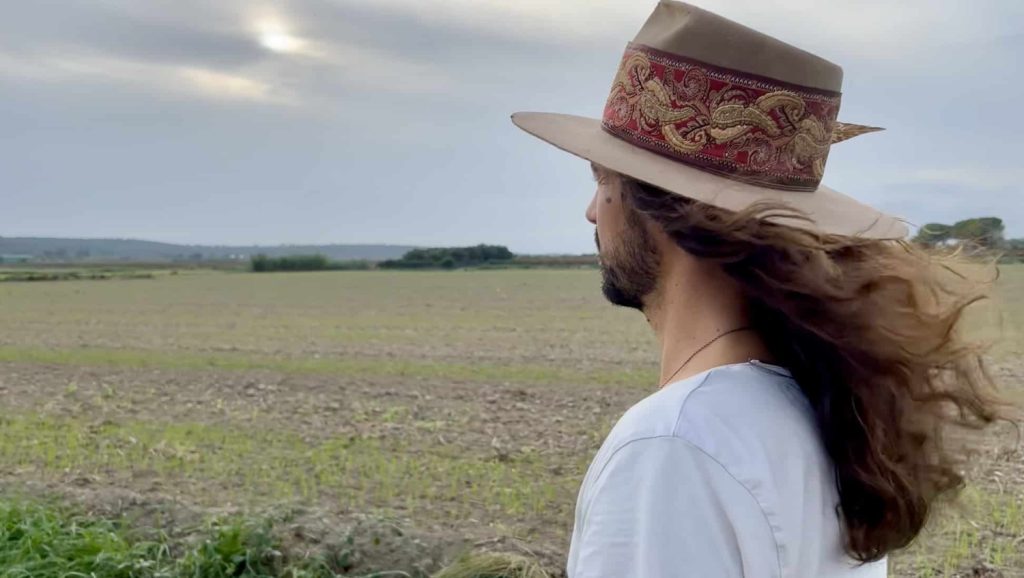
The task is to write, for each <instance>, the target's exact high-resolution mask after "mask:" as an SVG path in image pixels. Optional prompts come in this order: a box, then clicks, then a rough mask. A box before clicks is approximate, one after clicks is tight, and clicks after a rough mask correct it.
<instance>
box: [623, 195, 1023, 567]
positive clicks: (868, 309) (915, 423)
mask: <svg viewBox="0 0 1024 578" xmlns="http://www.w3.org/2000/svg"><path fill="white" fill-rule="evenodd" d="M624 185H625V186H624V189H623V190H624V198H625V200H626V205H627V208H628V209H630V210H635V211H638V212H639V213H641V214H643V215H646V216H647V217H649V218H650V219H651V220H653V221H654V222H655V223H657V225H659V226H660V227H661V228H662V229H663V230H664V231H665V232H666V233H667V234H668V235H669V236H670V237H671V238H672V239H673V240H674V241H675V242H676V244H678V246H679V247H681V248H682V249H684V250H685V251H686V252H688V253H690V254H691V255H694V256H696V257H698V258H701V259H706V260H709V261H713V262H715V263H717V264H719V266H721V268H722V269H723V270H724V271H725V273H727V274H728V275H729V276H730V277H731V278H732V279H734V280H735V281H736V282H737V283H738V284H739V286H740V287H741V288H742V290H743V292H744V293H745V295H746V298H747V300H748V303H749V307H750V314H751V323H752V325H753V326H754V328H755V329H757V330H758V331H759V333H760V334H761V336H762V338H763V340H764V341H765V343H766V344H767V346H768V347H769V348H770V350H771V352H772V354H773V355H774V356H775V358H776V361H777V362H778V363H779V364H781V365H784V366H785V367H787V368H789V370H790V371H791V372H792V374H793V376H794V378H795V379H796V381H797V382H798V383H799V384H800V387H801V389H802V390H803V392H804V394H805V395H806V397H807V399H808V400H809V401H810V405H811V406H812V408H813V410H814V413H815V416H816V421H817V425H818V429H819V431H820V434H821V437H822V440H823V441H824V447H825V448H826V450H827V451H828V454H829V456H830V457H831V459H832V463H833V464H834V467H835V477H836V485H837V488H838V492H839V502H840V503H839V508H838V514H839V516H840V519H841V521H842V525H843V528H844V538H845V548H846V551H847V552H848V553H849V554H850V555H851V556H852V557H853V558H855V559H857V560H860V561H864V562H867V561H873V560H878V559H880V558H882V557H883V556H885V555H886V554H887V553H889V552H891V551H893V550H896V549H899V548H902V547H904V546H907V545H908V544H909V543H910V542H911V541H912V540H913V539H914V538H915V537H916V536H917V534H918V533H919V532H920V531H921V529H922V527H923V526H924V524H925V522H926V520H927V518H928V513H929V510H930V509H931V507H932V505H933V503H934V502H935V500H936V498H938V497H939V496H941V495H943V494H946V493H948V492H951V491H954V490H957V489H958V488H960V487H961V486H962V484H963V479H962V477H961V475H960V473H959V472H958V469H957V467H956V466H957V464H956V462H955V460H954V459H953V456H952V455H951V452H949V451H947V450H946V449H945V448H944V446H943V443H942V434H943V431H944V430H945V429H946V427H947V426H950V425H960V426H967V427H982V426H984V425H986V424H988V423H990V422H992V421H993V420H995V419H997V418H1000V417H1001V416H1002V407H1003V406H1002V402H1001V401H999V399H998V397H997V396H996V390H995V385H994V383H993V382H992V379H991V378H990V376H989V374H988V372H987V371H986V369H985V366H984V363H983V357H982V348H981V347H980V346H977V345H975V344H972V343H968V342H967V341H965V340H964V338H963V336H962V335H961V333H960V331H959V327H960V322H961V319H962V318H963V315H964V310H965V308H967V307H968V306H969V305H971V304H972V303H975V302H976V301H978V300H980V299H983V298H984V297H985V294H984V292H983V290H981V289H979V287H980V285H978V284H968V283H965V282H963V281H964V280H963V279H962V278H957V277H956V275H955V271H954V270H953V268H952V267H950V266H948V265H947V264H946V263H947V262H946V261H944V260H943V258H941V257H939V256H937V255H933V254H931V253H929V252H926V251H925V250H923V249H920V248H917V247H915V246H913V245H910V244H908V243H906V242H901V241H878V240H866V239H855V238H850V237H840V236H830V235H823V234H818V233H813V232H809V231H805V230H802V229H799V228H796V227H786V226H780V225H778V224H773V223H772V222H770V221H766V220H765V218H767V217H778V216H786V217H788V218H792V219H806V217H805V216H802V215H800V214H799V213H796V212H794V211H793V210H792V209H789V208H788V207H786V206H784V205H781V204H778V203H767V204H766V203H762V204H757V205H755V206H752V207H750V208H748V209H746V210H743V211H739V212H729V211H724V210H721V209H717V208H714V207H711V206H709V205H707V204H704V203H699V202H695V201H691V200H687V199H685V198H683V197H680V196H678V195H674V194H672V193H668V192H666V191H663V190H661V189H658V188H655V187H653V186H651V185H647V184H645V183H640V182H638V181H634V180H631V179H628V178H625V182H624Z"/></svg>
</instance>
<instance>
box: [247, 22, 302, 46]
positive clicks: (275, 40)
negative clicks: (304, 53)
mask: <svg viewBox="0 0 1024 578" xmlns="http://www.w3.org/2000/svg"><path fill="white" fill-rule="evenodd" d="M258 28H259V39H260V45H261V46H263V47H264V48H266V49H267V50H271V51H274V52H295V51H297V50H299V49H300V48H302V45H303V41H302V39H301V38H297V37H295V36H292V35H291V34H289V33H288V32H287V31H286V30H285V27H284V26H282V25H281V24H280V23H279V22H276V21H264V22H261V23H260V24H259V27H258Z"/></svg>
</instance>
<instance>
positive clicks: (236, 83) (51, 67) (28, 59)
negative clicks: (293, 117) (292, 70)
mask: <svg viewBox="0 0 1024 578" xmlns="http://www.w3.org/2000/svg"><path fill="white" fill-rule="evenodd" d="M0 76H8V77H14V78H21V79H26V80H30V81H34V82H44V83H78V82H83V81H100V82H108V83H116V84H121V85H126V86H130V87H132V88H133V89H140V88H141V89H143V90H147V91H149V92H155V93H159V94H164V95H179V96H191V97H202V98H214V99H218V100H242V101H250V102H256V103H264V104H291V103H294V102H295V96H294V95H291V94H288V93H287V91H283V90H281V89H278V88H275V87H273V86H272V85H270V84H268V83H266V82H262V81H260V80H257V79H255V78H251V77H247V76H245V75H243V74H230V73H225V72H220V71H217V70H212V69H209V68H203V67H200V66H178V65H173V64H164V63H161V62H151V61H144V60H131V59H126V58H117V57H112V56H107V55H102V54H89V53H85V52H83V51H82V50H81V49H79V48H75V49H65V50H53V51H50V52H43V53H39V54H32V55H31V56H25V55H22V56H21V57H19V58H11V57H9V56H6V55H3V54H0Z"/></svg>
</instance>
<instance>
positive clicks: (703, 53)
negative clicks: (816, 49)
mask: <svg viewBox="0 0 1024 578" xmlns="http://www.w3.org/2000/svg"><path fill="white" fill-rule="evenodd" d="M633 42H634V43H636V44H642V45H646V46H649V47H651V48H655V49H657V50H661V51H663V52H668V53H671V54H676V55H679V56H683V57H686V58H690V59H694V60H699V61H702V62H705V63H707V64H711V65H713V66H719V67H722V68H728V69H732V70H736V71H739V72H745V73H748V74H753V75H758V76H762V77H766V78H771V79H774V80H778V81H782V82H785V83H789V84H796V85H800V86H806V87H808V88H815V89H818V90H826V91H832V92H840V89H841V88H842V84H843V69H842V68H841V67H839V66H838V65H836V64H833V63H832V62H829V61H828V60H825V59H824V58H821V57H819V56H815V55H814V54H811V53H809V52H807V51H805V50H801V49H799V48H797V47H795V46H792V45H790V44H786V43H785V42H782V41H781V40H778V39H775V38H772V37H771V36H768V35H767V34H764V33H761V32H758V31H756V30H753V29H751V28H747V27H746V26H743V25H742V24H739V23H736V22H733V21H732V20H729V19H728V18H723V17H722V16H719V15H717V14H714V13H712V12H708V11H707V10H704V9H702V8H698V7H696V6H693V5H690V4H686V3H684V2H676V1H673V0H662V1H661V2H659V3H658V5H657V7H655V9H654V11H653V12H652V13H651V16H650V17H649V18H648V19H647V22H645V23H644V25H643V27H642V28H641V29H640V32H638V33H637V35H636V38H634V39H633Z"/></svg>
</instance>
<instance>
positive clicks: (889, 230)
mask: <svg viewBox="0 0 1024 578" xmlns="http://www.w3.org/2000/svg"><path fill="white" fill-rule="evenodd" d="M512 122H513V123H515V125H516V126H518V127H519V128H521V129H523V130H524V131H526V132H528V133H530V134H532V135H533V136H535V137H537V138H539V139H541V140H543V141H546V142H548V143H550V144H553V145H555V146H556V147H558V148H560V149H562V150H564V151H566V152H569V153H572V154H574V155H576V156H578V157H580V158H583V159H586V160H588V161H591V162H593V163H595V164H598V165H601V166H603V167H606V168H608V169H611V170H613V171H615V172H618V173H621V174H624V175H628V176H630V177H633V178H635V179H637V180H640V181H643V182H645V183H649V184H652V185H654V186H656V187H659V188H662V189H665V190H667V191H670V192H673V193H676V194H678V195H682V196H684V197H688V198H691V199H694V200H696V201H700V202H702V203H707V204H709V205H713V206H715V207H719V208H722V209H726V210H729V211H739V210H742V209H745V208H747V207H749V206H750V205H752V204H754V203H756V202H758V201H765V200H768V201H781V202H784V203H786V204H788V205H789V206H791V207H793V208H794V209H797V210H798V211H800V212H802V213H804V214H805V215H806V216H807V217H809V218H810V220H811V222H808V221H806V220H803V219H792V218H785V217H782V218H778V217H769V219H770V220H772V221H773V222H778V223H779V224H783V225H787V226H794V227H799V228H802V229H810V230H813V231H817V232H821V233H827V234H833V235H843V236H848V237H861V238H868V239H902V238H904V237H906V235H907V232H908V229H907V226H906V224H905V223H904V222H903V221H902V220H900V219H897V218H895V217H892V216H890V215H886V214H885V213H882V212H880V211H878V210H876V209H874V208H872V207H870V206H868V205H865V204H863V203H860V202H858V201H857V200H856V199H853V198H851V197H849V196H847V195H844V194H842V193H840V192H838V191H835V190H833V189H830V188H828V187H825V186H819V187H818V189H817V190H816V191H814V192H794V191H783V190H778V189H771V188H767V187H760V186H757V185H751V184H747V183H742V182H739V181H735V180H732V179H728V178H725V177H722V176H718V175H715V174H713V173H709V172H706V171H703V170H700V169H697V168H694V167H691V166H688V165H685V164H683V163H681V162H679V161H677V160H674V159H671V158H669V157H666V156H663V155H660V154H658V153H654V152H651V151H648V150H646V149H643V148H640V147H638V146H635V145H632V144H630V143H628V142H626V141H624V140H622V139H620V138H618V137H615V136H613V135H611V134H609V133H607V132H605V131H604V129H602V128H601V121H600V120H598V119H593V118H586V117H581V116H575V115H571V114H558V113H548V112H517V113H515V114H513V115H512Z"/></svg>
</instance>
